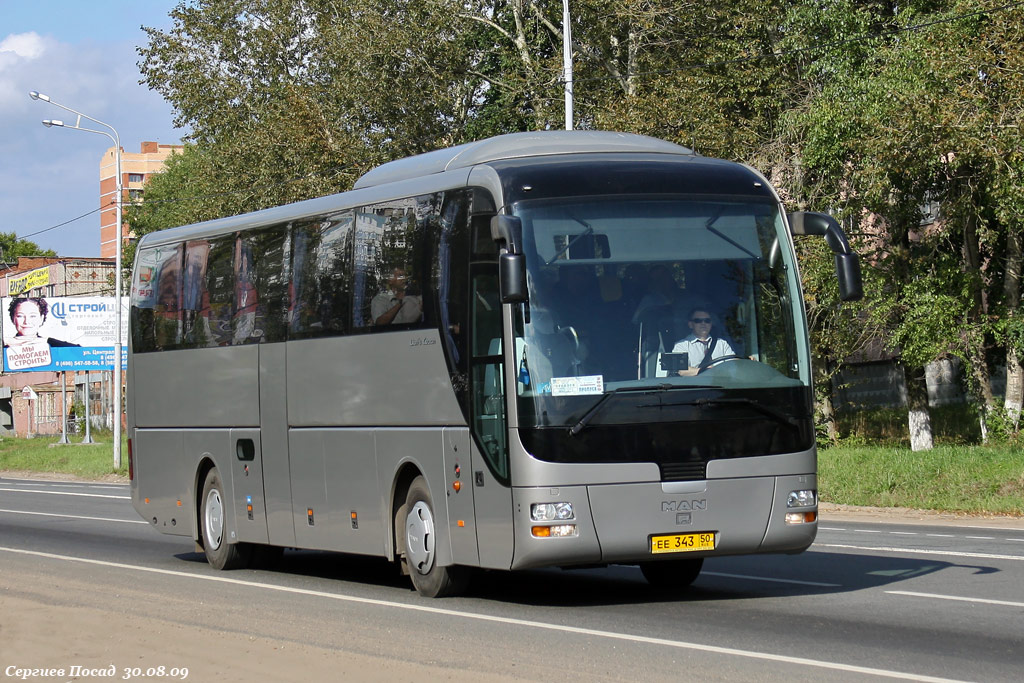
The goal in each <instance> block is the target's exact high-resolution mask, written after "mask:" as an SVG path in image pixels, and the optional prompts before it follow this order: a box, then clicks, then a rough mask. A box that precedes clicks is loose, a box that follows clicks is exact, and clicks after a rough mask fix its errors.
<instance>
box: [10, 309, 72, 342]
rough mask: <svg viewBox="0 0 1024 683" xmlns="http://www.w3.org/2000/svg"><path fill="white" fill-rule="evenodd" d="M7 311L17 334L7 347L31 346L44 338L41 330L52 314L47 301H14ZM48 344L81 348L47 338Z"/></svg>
mask: <svg viewBox="0 0 1024 683" xmlns="http://www.w3.org/2000/svg"><path fill="white" fill-rule="evenodd" d="M7 310H8V312H9V313H10V315H11V322H12V323H14V333H15V334H14V337H13V338H11V339H8V340H6V341H7V343H6V345H7V346H20V345H22V344H29V343H31V342H34V341H39V340H40V339H42V338H43V336H42V334H40V328H41V327H42V326H43V324H44V323H45V322H46V316H47V314H48V313H49V312H50V307H49V305H48V304H47V303H46V299H44V298H42V297H31V298H28V299H14V300H12V301H11V305H10V306H9V307H8V309H7ZM46 343H47V344H49V345H50V346H81V345H80V344H73V343H72V342H66V341H61V340H60V339H54V338H53V337H47V338H46Z"/></svg>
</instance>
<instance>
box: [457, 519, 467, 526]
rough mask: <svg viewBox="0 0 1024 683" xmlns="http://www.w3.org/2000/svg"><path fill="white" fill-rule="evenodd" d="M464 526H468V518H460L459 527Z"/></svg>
mask: <svg viewBox="0 0 1024 683" xmlns="http://www.w3.org/2000/svg"><path fill="white" fill-rule="evenodd" d="M464 526H466V520H464V519H460V520H459V528H462V527H464Z"/></svg>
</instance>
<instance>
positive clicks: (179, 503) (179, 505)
mask: <svg viewBox="0 0 1024 683" xmlns="http://www.w3.org/2000/svg"><path fill="white" fill-rule="evenodd" d="M178 507H181V499H180V498H179V499H178Z"/></svg>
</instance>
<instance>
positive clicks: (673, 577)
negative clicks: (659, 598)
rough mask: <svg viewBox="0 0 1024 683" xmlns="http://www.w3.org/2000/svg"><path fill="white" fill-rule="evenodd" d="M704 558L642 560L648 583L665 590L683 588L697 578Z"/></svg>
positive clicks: (642, 569)
mask: <svg viewBox="0 0 1024 683" xmlns="http://www.w3.org/2000/svg"><path fill="white" fill-rule="evenodd" d="M703 566H704V558H703V557H697V558H688V559H685V560H662V561H661V562H641V563H640V571H641V572H643V575H644V578H645V579H647V583H649V584H651V585H652V586H654V587H656V588H662V589H665V590H683V589H684V588H687V587H688V586H689V585H690V584H691V583H693V582H694V581H696V580H697V576H698V575H699V574H700V570H701V567H703Z"/></svg>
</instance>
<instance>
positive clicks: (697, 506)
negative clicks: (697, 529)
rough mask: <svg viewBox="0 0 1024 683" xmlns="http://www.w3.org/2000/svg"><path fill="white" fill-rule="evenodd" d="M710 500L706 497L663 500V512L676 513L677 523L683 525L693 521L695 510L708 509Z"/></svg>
mask: <svg viewBox="0 0 1024 683" xmlns="http://www.w3.org/2000/svg"><path fill="white" fill-rule="evenodd" d="M707 509H708V501H707V499H706V498H696V499H694V500H663V501H661V511H662V512H674V513H676V525H677V526H682V525H684V524H692V523H693V513H692V511H693V510H707Z"/></svg>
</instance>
